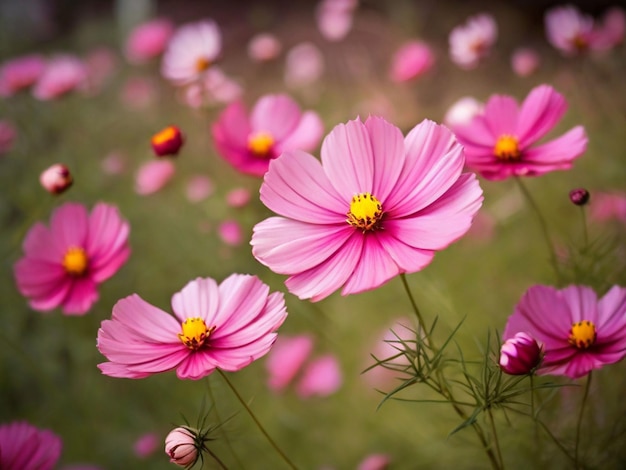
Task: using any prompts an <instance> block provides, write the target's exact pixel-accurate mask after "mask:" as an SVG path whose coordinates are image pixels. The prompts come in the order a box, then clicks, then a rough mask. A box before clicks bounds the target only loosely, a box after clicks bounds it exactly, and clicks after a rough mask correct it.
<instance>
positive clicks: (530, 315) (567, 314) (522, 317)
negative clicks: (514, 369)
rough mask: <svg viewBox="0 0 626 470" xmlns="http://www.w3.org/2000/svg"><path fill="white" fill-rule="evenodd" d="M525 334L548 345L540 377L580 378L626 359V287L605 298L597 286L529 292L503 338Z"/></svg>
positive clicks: (539, 288) (619, 288)
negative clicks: (599, 293)
mask: <svg viewBox="0 0 626 470" xmlns="http://www.w3.org/2000/svg"><path fill="white" fill-rule="evenodd" d="M518 332H525V333H527V334H528V335H530V336H531V337H533V338H534V339H535V340H537V341H538V342H540V343H542V344H543V347H544V352H545V356H544V359H543V362H542V363H541V366H540V367H539V369H538V370H537V373H538V374H551V375H566V376H568V377H571V378H573V379H577V378H579V377H582V376H584V375H587V374H588V373H589V372H591V371H592V370H593V369H600V368H601V367H603V366H605V365H608V364H613V363H615V362H618V361H621V360H622V359H623V358H624V356H626V288H623V287H620V286H613V287H612V288H611V289H610V290H609V291H608V292H607V293H606V294H605V295H604V297H602V298H601V299H598V297H597V295H596V293H595V292H594V290H593V289H592V288H591V287H587V286H569V287H566V288H564V289H561V290H557V289H555V288H553V287H550V286H541V285H536V286H533V287H531V288H530V289H528V291H526V293H525V294H524V296H523V297H522V299H521V300H520V302H519V303H518V304H517V306H516V307H515V312H514V313H513V315H511V316H510V317H509V320H508V321H507V324H506V327H505V329H504V334H503V336H502V338H503V339H504V340H508V339H509V338H512V337H513V336H514V335H515V334H516V333H518Z"/></svg>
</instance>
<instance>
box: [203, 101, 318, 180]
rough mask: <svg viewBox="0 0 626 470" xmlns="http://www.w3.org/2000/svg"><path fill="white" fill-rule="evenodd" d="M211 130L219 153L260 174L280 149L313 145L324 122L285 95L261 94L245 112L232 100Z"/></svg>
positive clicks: (277, 154) (239, 167) (307, 148)
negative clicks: (303, 110) (302, 109)
mask: <svg viewBox="0 0 626 470" xmlns="http://www.w3.org/2000/svg"><path fill="white" fill-rule="evenodd" d="M211 130H212V134H213V140H214V142H215V146H216V147H217V151H218V153H219V154H220V156H222V157H223V158H224V159H225V160H226V161H227V162H228V163H230V164H231V165H232V166H233V167H234V168H235V169H237V170H239V171H241V172H242V173H246V174H250V175H255V176H262V175H263V174H264V173H265V172H266V171H267V168H268V166H269V163H270V161H271V160H273V159H275V158H277V157H278V156H279V155H281V154H282V153H283V152H287V151H291V150H297V149H300V150H312V149H313V148H315V147H316V146H317V145H318V144H319V141H320V139H321V137H322V133H323V132H324V125H323V123H322V120H321V119H320V117H319V115H318V114H317V113H316V112H314V111H305V112H302V111H301V109H300V106H298V104H297V103H296V102H295V101H294V100H293V99H292V98H290V97H289V96H287V95H264V96H262V97H261V98H259V100H258V101H257V102H256V104H255V105H254V106H253V108H252V110H251V111H250V113H249V114H248V113H247V112H246V110H245V108H244V105H243V103H241V102H236V103H232V104H231V105H229V106H228V107H227V108H226V109H225V110H224V111H223V112H222V113H221V114H220V116H219V118H218V120H217V122H215V123H214V124H213V126H212V128H211Z"/></svg>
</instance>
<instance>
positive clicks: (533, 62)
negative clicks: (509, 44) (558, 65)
mask: <svg viewBox="0 0 626 470" xmlns="http://www.w3.org/2000/svg"><path fill="white" fill-rule="evenodd" d="M539 62H540V59H539V54H537V51H535V50H534V49H529V48H527V47H520V48H519V49H516V50H515V51H513V55H511V68H512V69H513V71H514V72H515V73H516V74H517V75H519V76H520V77H527V76H529V75H531V74H532V73H534V72H535V70H537V67H539Z"/></svg>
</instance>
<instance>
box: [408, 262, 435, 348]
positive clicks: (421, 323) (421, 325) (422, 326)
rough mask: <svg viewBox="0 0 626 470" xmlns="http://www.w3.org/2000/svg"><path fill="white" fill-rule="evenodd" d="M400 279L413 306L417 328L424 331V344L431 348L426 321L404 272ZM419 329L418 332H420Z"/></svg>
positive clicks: (431, 343)
mask: <svg viewBox="0 0 626 470" xmlns="http://www.w3.org/2000/svg"><path fill="white" fill-rule="evenodd" d="M400 279H401V280H402V285H403V286H404V290H405V292H406V294H407V295H408V296H409V302H410V303H411V307H412V308H413V312H414V313H415V316H416V317H417V323H418V324H419V330H421V331H424V337H425V338H426V344H427V345H428V346H429V347H430V348H431V349H433V348H434V346H433V342H432V339H431V338H430V335H429V334H428V329H427V328H426V323H425V322H424V318H423V317H422V313H421V312H420V309H419V308H418V306H417V302H415V298H414V297H413V294H412V293H411V289H410V288H409V283H408V282H407V280H406V275H405V274H404V273H401V274H400ZM421 331H420V333H421Z"/></svg>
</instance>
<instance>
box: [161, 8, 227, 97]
mask: <svg viewBox="0 0 626 470" xmlns="http://www.w3.org/2000/svg"><path fill="white" fill-rule="evenodd" d="M221 51H222V34H221V32H220V29H219V27H218V26H217V23H215V21H213V20H201V21H197V22H195V23H188V24H184V25H182V26H180V27H179V28H178V29H177V30H176V31H175V32H174V35H173V36H172V38H171V39H170V42H169V44H168V45H167V49H166V50H165V53H164V54H163V61H162V63H161V73H162V74H163V76H164V77H165V78H167V79H168V80H170V81H172V82H173V83H175V84H177V85H184V84H187V83H190V82H193V81H195V80H198V79H199V78H200V77H201V76H202V75H203V74H204V73H205V72H206V71H207V70H209V69H210V68H211V66H212V65H213V64H214V63H215V61H216V60H217V59H218V57H219V55H220V52H221Z"/></svg>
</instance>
